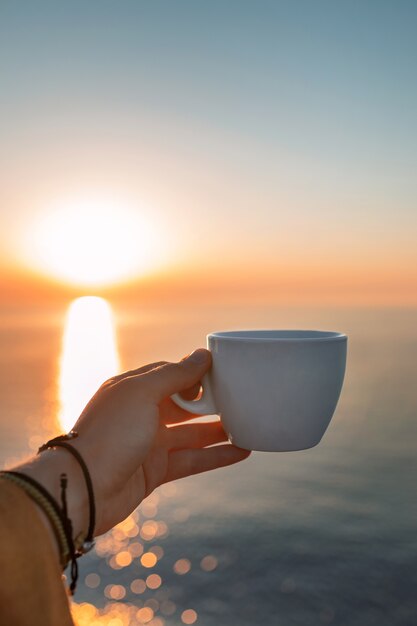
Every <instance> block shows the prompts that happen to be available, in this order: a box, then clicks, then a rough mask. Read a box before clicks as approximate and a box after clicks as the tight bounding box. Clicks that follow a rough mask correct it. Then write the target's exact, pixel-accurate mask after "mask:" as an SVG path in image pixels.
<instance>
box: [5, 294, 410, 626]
mask: <svg viewBox="0 0 417 626" xmlns="http://www.w3.org/2000/svg"><path fill="white" fill-rule="evenodd" d="M65 313H66V311H65V310H64V309H56V310H49V309H48V310H46V309H37V310H35V309H12V308H10V309H3V310H1V311H0V337H1V343H0V345H1V351H0V408H1V414H0V463H1V464H2V465H3V464H6V463H7V464H10V463H13V462H15V461H17V460H19V459H20V458H22V456H24V455H25V454H27V453H28V452H30V450H31V449H32V450H35V449H36V448H37V446H38V445H39V443H40V442H41V441H43V440H44V439H45V438H46V437H47V436H49V435H51V434H53V433H56V432H57V428H59V426H58V425H57V421H56V420H57V417H56V416H57V415H58V413H59V410H60V408H59V406H60V405H59V370H60V354H61V349H62V335H63V331H64V323H65ZM114 315H115V320H116V337H117V348H118V351H119V355H120V360H121V366H122V368H123V369H127V368H132V367H138V366H139V365H141V364H144V363H147V362H151V361H156V360H160V359H167V360H173V359H179V358H181V357H182V356H183V355H184V354H187V353H188V352H190V351H191V350H192V349H193V348H195V347H198V346H200V345H204V344H205V335H206V333H208V332H210V331H212V330H220V329H232V328H251V327H252V328H255V327H258V328H261V327H263V328H268V327H269V328H321V329H330V330H340V331H344V332H346V333H347V334H348V335H349V349H348V366H347V374H346V380H345V385H344V389H343V391H342V396H341V399H340V402H339V405H338V408H337V410H336V413H335V416H334V418H333V420H332V422H331V424H330V427H329V429H328V431H327V433H326V434H325V436H324V438H323V440H322V442H321V443H320V444H319V446H317V447H316V448H314V449H311V450H306V451H302V452H292V453H281V454H274V453H253V454H252V455H251V457H250V458H249V459H247V460H246V461H244V462H243V463H242V464H238V465H236V466H232V467H229V468H225V469H220V470H216V471H214V472H211V473H207V474H202V475H200V476H194V477H190V478H187V479H184V480H181V481H177V482H176V483H171V484H170V485H167V486H164V487H161V488H160V489H158V490H157V491H156V492H155V493H154V494H153V495H151V496H150V497H149V498H148V499H147V501H145V502H144V503H143V504H142V505H141V507H140V508H139V510H138V511H136V512H135V513H134V514H133V515H132V516H131V517H130V518H129V519H128V520H127V521H126V522H125V523H124V524H121V525H120V527H118V528H116V529H115V530H114V531H113V532H111V533H108V534H107V535H106V536H104V537H102V538H100V539H99V540H98V542H97V549H96V551H95V552H94V553H93V554H90V555H88V556H86V557H84V558H83V559H82V560H81V561H80V583H79V588H78V591H77V594H76V596H75V599H74V615H75V617H76V619H77V620H78V623H79V624H80V625H83V624H93V625H97V624H109V625H110V626H124V625H126V626H134V625H136V624H143V623H147V624H149V625H150V626H164V625H166V626H178V625H180V624H184V623H186V624H187V623H188V624H190V623H196V624H201V625H202V626H214V625H216V626H234V625H235V624H236V625H239V626H252V625H258V624H259V625H264V624H265V625H273V626H275V625H277V626H281V625H282V626H289V625H296V626H316V625H321V624H332V625H338V626H339V625H340V626H342V625H343V626H356V625H358V626H371V625H374V624H375V625H378V626H385V625H386V626H400V625H401V626H412V625H414V624H417V594H416V592H415V589H416V587H417V532H416V531H417V497H416V496H417V486H416V485H417V481H416V476H417V455H416V447H417V391H416V389H417V385H416V382H415V380H416V374H417V367H416V362H417V358H416V355H417V329H416V321H417V316H416V311H415V310H397V309H384V310H382V309H342V308H335V309H326V310H324V309H319V308H310V309H308V308H304V309H301V308H292V309H291V308H281V307H278V306H275V307H273V306H269V307H264V308H260V307H259V306H255V305H251V304H248V305H247V306H224V307H221V308H219V307H214V306H211V307H210V306H204V307H203V306H200V307H187V308H186V307H184V308H179V307H173V308H172V309H168V308H162V307H161V309H156V308H154V309H146V308H143V307H140V306H139V305H138V306H136V307H131V308H129V309H127V308H122V307H117V306H116V307H114ZM92 367H94V364H92ZM143 554H151V555H155V557H152V558H153V560H154V561H156V563H153V561H152V560H149V558H148V560H146V558H145V559H143ZM141 560H142V562H141ZM143 563H144V564H145V565H146V564H148V565H149V564H151V567H145V566H144V564H143Z"/></svg>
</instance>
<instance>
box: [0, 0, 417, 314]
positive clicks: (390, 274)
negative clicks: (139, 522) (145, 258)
mask: <svg viewBox="0 0 417 626" xmlns="http://www.w3.org/2000/svg"><path fill="white" fill-rule="evenodd" d="M416 26H417V3H416V2H414V1H409V0H396V1H394V0H392V1H389V2H388V1H386V0H361V1H359V0H358V1H355V0H350V1H349V2H334V1H323V0H317V1H315V2H311V1H310V0H288V1H286V0H273V1H272V0H257V1H255V0H253V1H248V0H228V2H223V1H219V0H211V1H210V2H203V1H196V0H175V1H173V0H164V1H161V0H152V1H151V0H149V1H142V0H120V1H118V2H114V1H109V0H99V1H97V0H89V2H84V1H83V2H80V1H77V0H75V1H71V2H46V1H42V0H39V1H38V2H36V3H34V2H30V1H19V2H15V1H8V0H2V2H1V3H0V76H1V97H0V137H1V142H0V268H1V271H2V274H3V277H4V283H3V284H4V293H5V294H6V298H9V299H10V298H13V297H14V296H13V294H14V293H15V291H14V290H15V285H16V283H21V285H22V290H21V291H22V292H30V285H31V284H32V283H34V282H36V281H38V282H39V276H38V274H39V272H38V273H37V274H36V281H35V277H34V274H33V271H37V265H36V263H37V260H36V258H35V257H34V256H33V253H32V257H31V256H30V254H29V253H28V249H29V247H30V245H29V244H28V238H29V239H30V237H31V236H32V234H33V232H34V229H35V225H36V224H37V223H38V222H39V220H40V219H42V216H43V215H44V214H45V212H47V211H54V210H55V209H57V210H58V209H59V207H61V206H62V205H68V204H70V203H71V202H83V201H84V200H85V199H88V198H95V202H96V203H97V202H98V203H100V202H101V201H103V202H104V203H105V202H107V201H108V199H109V198H110V199H111V202H113V204H114V206H116V207H118V206H119V207H120V208H121V209H122V208H124V207H128V208H129V210H131V211H133V212H136V213H137V214H138V215H139V216H140V217H143V218H144V219H145V220H146V221H147V222H148V223H149V224H150V225H151V226H152V229H153V234H152V237H151V239H150V240H149V241H150V243H151V244H152V246H151V247H152V252H151V253H150V259H151V262H150V264H148V266H147V268H146V272H145V273H143V274H142V276H140V275H139V274H140V272H139V274H138V280H139V283H140V281H141V280H142V283H143V284H145V283H146V288H147V289H148V290H150V291H152V288H153V287H152V285H154V286H155V285H159V288H160V291H161V290H162V291H164V290H165V292H166V291H167V290H169V289H171V290H175V289H176V288H177V287H178V286H180V288H181V289H183V291H184V292H186V291H187V289H188V288H189V287H190V285H194V287H195V289H197V290H198V289H201V288H202V287H201V283H206V284H207V285H208V286H209V288H210V289H211V290H212V291H214V292H215V291H216V289H221V288H222V286H223V289H224V290H225V291H226V292H227V291H230V289H231V288H233V289H234V290H235V291H236V292H241V293H242V294H246V295H247V296H248V295H249V294H250V293H251V292H252V291H253V290H255V291H257V292H260V293H264V294H271V292H273V293H274V294H281V295H282V297H283V298H285V299H286V300H287V301H288V302H292V301H297V302H302V301H303V299H306V300H309V301H314V300H315V299H316V300H317V299H320V301H323V298H325V299H326V301H329V302H331V301H334V302H335V303H338V304H355V303H369V304H373V303H379V304H380V303H383V304H399V305H401V304H404V305H416V304H417V246H416V245H415V240H416V233H417V175H416V174H417V172H416V169H417V116H416V111H417V38H416V36H415V32H416ZM74 199H76V200H74ZM144 243H145V235H142V241H141V234H140V233H139V232H138V245H141V244H142V245H144ZM148 243H149V242H148ZM152 268H153V269H152ZM53 269H54V268H53V267H51V274H53ZM41 274H42V272H41ZM44 275H45V279H46V278H48V271H45V272H44ZM152 276H153V278H152ZM152 280H153V281H154V282H153V283H152ZM10 285H12V286H13V287H10ZM50 285H55V287H51V286H50V289H53V288H56V289H58V286H57V285H56V283H50ZM135 285H136V287H135V288H137V283H135ZM42 293H43V292H42Z"/></svg>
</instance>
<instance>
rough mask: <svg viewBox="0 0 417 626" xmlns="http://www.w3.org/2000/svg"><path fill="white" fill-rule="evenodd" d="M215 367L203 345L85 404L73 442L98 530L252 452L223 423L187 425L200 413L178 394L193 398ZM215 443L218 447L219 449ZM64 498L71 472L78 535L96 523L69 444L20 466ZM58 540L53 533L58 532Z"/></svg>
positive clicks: (114, 381) (114, 382)
mask: <svg viewBox="0 0 417 626" xmlns="http://www.w3.org/2000/svg"><path fill="white" fill-rule="evenodd" d="M210 366H211V356H210V352H209V351H208V350H204V349H198V350H196V351H194V352H193V353H192V354H191V355H189V356H188V357H186V358H185V359H183V360H182V361H180V362H179V363H165V362H163V363H152V364H150V365H145V366H144V367H141V368H139V369H136V370H131V371H128V372H125V373H124V374H121V375H119V376H115V377H113V378H110V379H109V380H107V381H106V382H105V383H104V384H103V385H102V386H101V387H100V389H99V390H98V391H97V393H96V394H95V395H94V396H93V398H92V399H91V400H90V402H89V403H88V404H87V406H86V407H85V409H84V411H83V412H82V414H81V416H80V417H79V419H78V421H77V422H76V424H75V426H74V429H75V430H76V431H77V432H78V433H79V437H78V438H76V439H74V440H72V441H71V443H72V445H73V446H74V447H76V448H77V449H78V450H79V452H80V453H81V454H82V455H83V458H84V460H85V462H86V463H87V466H88V468H89V471H90V474H91V478H92V481H93V486H94V494H95V502H96V518H97V522H96V532H95V534H96V535H100V534H102V533H104V532H106V531H107V530H109V529H110V528H112V527H113V526H114V525H115V524H117V523H119V522H121V521H122V520H123V519H125V518H126V517H127V516H128V515H129V514H130V513H131V512H132V511H133V510H134V509H135V508H136V507H137V506H138V505H139V504H140V502H141V501H142V500H143V499H144V498H145V497H146V496H148V495H149V494H150V493H151V492H152V491H153V490H154V489H155V488H156V487H158V486H159V485H161V484H163V483H166V482H169V481H172V480H176V479H178V478H183V477H185V476H190V475H192V474H198V473H200V472H206V471H209V470H213V469H216V468H219V467H224V466H226V465H231V464H233V463H237V462H239V461H242V460H243V459H245V458H247V457H248V456H249V454H250V452H249V451H247V450H242V449H240V448H237V447H236V446H233V445H231V444H229V443H224V442H226V441H227V436H226V433H225V432H224V430H223V428H222V426H221V424H220V422H219V421H218V420H216V421H213V422H208V423H207V422H206V423H192V424H190V423H187V422H188V421H189V420H191V419H193V418H195V415H194V414H191V413H189V412H188V411H185V410H184V409H181V408H180V407H178V406H177V405H176V404H175V403H174V402H173V401H172V400H171V398H170V396H171V395H172V394H173V393H175V392H180V393H181V394H182V395H183V397H185V398H187V399H193V398H195V397H196V396H197V394H198V391H199V389H200V380H201V378H202V377H203V375H204V374H205V373H206V372H207V371H208V369H209V368H210ZM213 444H221V445H216V446H214V447H207V446H212V445H213ZM15 469H16V470H18V471H21V472H24V473H26V474H28V475H30V476H32V477H33V478H35V479H36V480H38V481H39V482H40V483H41V484H43V485H44V487H46V488H47V489H48V490H49V492H50V493H51V494H52V495H53V496H54V497H55V498H56V499H57V501H58V502H59V501H60V495H59V494H60V486H59V477H60V474H61V473H62V472H66V473H67V475H68V507H69V515H70V517H71V519H72V522H73V528H74V535H75V536H76V535H77V534H78V533H79V532H84V533H85V531H86V529H87V526H88V514H89V513H88V498H87V490H86V488H85V481H84V477H83V474H82V473H81V470H80V468H79V466H78V463H77V461H76V460H75V459H74V458H73V457H72V456H71V455H70V454H69V453H68V452H67V451H66V450H64V449H62V448H61V449H60V448H55V449H53V450H47V451H45V452H42V453H41V454H40V455H38V456H36V457H35V458H34V459H32V460H31V461H30V462H28V463H25V464H24V465H21V466H19V467H17V468H15ZM51 537H52V533H51Z"/></svg>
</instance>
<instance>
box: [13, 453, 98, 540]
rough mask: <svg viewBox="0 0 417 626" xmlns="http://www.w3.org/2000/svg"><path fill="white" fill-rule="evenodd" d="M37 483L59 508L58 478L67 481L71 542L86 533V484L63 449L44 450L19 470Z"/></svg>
mask: <svg viewBox="0 0 417 626" xmlns="http://www.w3.org/2000/svg"><path fill="white" fill-rule="evenodd" d="M16 469H17V470H18V471H19V472H22V473H24V474H27V475H28V476H30V477H32V478H34V479H35V480H36V481H38V482H39V483H40V484H41V485H42V486H43V487H44V488H45V489H46V490H47V491H48V492H49V493H50V494H51V496H52V497H53V498H54V499H55V500H56V501H57V503H58V504H59V506H60V507H61V484H60V479H61V474H62V473H65V474H66V475H67V477H68V488H67V505H68V517H69V518H70V520H71V523H72V528H73V537H74V539H75V538H76V537H77V536H78V535H79V534H80V533H82V534H83V535H85V534H86V532H87V527H88V519H89V507H88V497H87V491H86V487H85V480H84V476H83V473H82V470H81V468H80V467H79V465H78V463H77V461H76V460H75V459H74V458H73V457H72V456H71V455H70V454H69V453H68V452H67V451H66V450H65V449H63V448H55V449H49V450H45V451H44V452H42V453H41V454H39V455H38V456H36V457H34V458H33V459H32V460H31V461H29V462H28V463H25V464H23V465H21V466H19V467H18V468H16Z"/></svg>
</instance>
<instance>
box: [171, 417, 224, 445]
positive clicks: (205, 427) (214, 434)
mask: <svg viewBox="0 0 417 626" xmlns="http://www.w3.org/2000/svg"><path fill="white" fill-rule="evenodd" d="M222 441H227V435H226V433H225V432H224V429H223V426H222V425H221V422H220V421H219V420H217V421H216V422H203V423H199V424H186V425H185V426H171V428H166V429H165V442H166V445H167V446H168V448H170V449H171V450H182V449H184V448H205V447H206V446H212V445H213V444H215V443H221V442H222Z"/></svg>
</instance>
